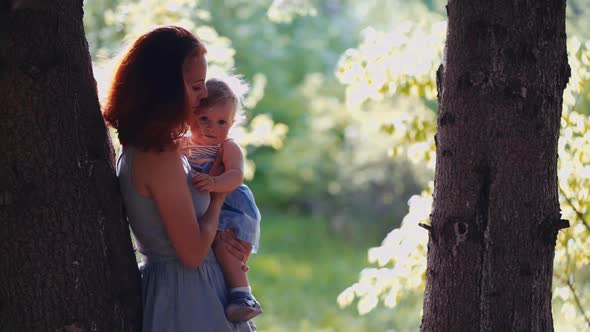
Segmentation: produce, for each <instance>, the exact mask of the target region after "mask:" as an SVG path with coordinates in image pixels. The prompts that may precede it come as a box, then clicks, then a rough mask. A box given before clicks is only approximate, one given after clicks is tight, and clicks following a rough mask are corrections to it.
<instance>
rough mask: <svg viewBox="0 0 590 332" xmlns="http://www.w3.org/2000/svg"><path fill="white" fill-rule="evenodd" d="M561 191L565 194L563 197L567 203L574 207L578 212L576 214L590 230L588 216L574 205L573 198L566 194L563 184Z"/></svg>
mask: <svg viewBox="0 0 590 332" xmlns="http://www.w3.org/2000/svg"><path fill="white" fill-rule="evenodd" d="M559 192H560V193H561V195H563V198H565V201H566V202H567V204H568V205H569V206H570V207H571V208H572V210H574V212H575V213H576V215H577V216H578V218H579V219H580V221H581V222H582V224H583V225H584V226H586V229H587V230H589V231H590V224H589V223H588V221H587V220H586V218H584V214H583V213H582V212H580V210H579V209H578V208H577V207H576V206H575V205H574V202H572V200H571V199H570V198H569V197H567V195H566V194H565V191H563V189H561V186H559Z"/></svg>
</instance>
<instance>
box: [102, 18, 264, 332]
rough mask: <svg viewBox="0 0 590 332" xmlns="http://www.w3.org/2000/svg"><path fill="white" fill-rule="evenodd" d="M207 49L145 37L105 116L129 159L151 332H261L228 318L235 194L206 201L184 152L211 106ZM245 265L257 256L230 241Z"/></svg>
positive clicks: (183, 36) (128, 200)
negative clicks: (220, 231)
mask: <svg viewBox="0 0 590 332" xmlns="http://www.w3.org/2000/svg"><path fill="white" fill-rule="evenodd" d="M205 53H206V49H205V47H204V46H203V44H202V43H201V42H200V41H199V40H198V39H197V38H196V37H195V36H194V35H192V34H191V33H190V32H188V31H187V30H185V29H183V28H180V27H174V26H166V27H160V28H156V29H154V30H152V31H150V32H148V33H146V34H144V35H142V36H141V37H139V38H138V39H137V40H136V41H135V42H134V44H133V45H132V46H131V48H130V49H129V50H128V51H127V52H126V54H125V56H124V57H123V59H122V60H121V62H120V64H119V66H118V68H117V70H116V74H115V78H114V80H113V82H112V85H111V89H110V91H109V96H108V100H107V103H106V105H105V109H104V117H105V119H106V120H107V122H108V123H109V124H110V125H111V126H113V127H114V128H116V129H117V131H118V135H119V140H120V141H121V144H122V145H123V153H122V155H121V157H120V159H119V163H118V165H117V174H118V176H119V181H120V186H121V191H122V194H123V200H124V204H125V208H126V211H127V216H128V219H129V223H130V225H131V228H132V230H133V233H134V234H135V236H136V239H137V242H138V243H137V244H138V249H139V251H140V252H141V254H142V255H143V260H144V265H143V266H142V268H141V275H142V293H143V294H142V295H143V305H144V309H143V331H145V332H151V331H154V332H155V331H157V332H163V331H170V332H184V331H216V332H217V331H254V330H255V327H254V324H253V323H251V322H243V323H240V324H234V323H230V322H229V321H228V320H227V319H226V317H225V315H224V307H225V305H226V304H227V303H226V301H227V297H228V296H227V287H226V285H225V281H224V277H223V273H222V271H221V269H220V267H219V265H218V264H217V261H216V260H215V256H214V255H213V254H212V251H211V245H212V244H213V240H214V238H215V234H216V231H217V226H218V221H219V213H220V209H221V206H222V204H223V200H224V199H225V195H226V193H212V194H211V196H209V193H207V192H198V191H196V190H195V189H194V188H193V187H192V185H191V176H190V166H189V165H188V162H187V160H186V158H185V157H182V156H181V154H180V153H179V152H178V148H177V146H176V142H177V139H178V138H179V137H180V136H181V135H182V134H183V133H184V132H185V131H186V129H187V120H188V118H189V115H190V112H192V111H193V110H194V109H195V108H196V107H197V106H199V102H200V100H201V99H202V98H204V97H206V96H207V89H206V86H205V84H204V82H205V77H206V74H207V62H206V59H205ZM215 244H216V245H225V246H228V247H229V248H228V249H230V250H231V251H232V253H233V254H234V255H235V256H236V257H238V258H240V259H242V260H243V261H245V260H246V259H247V258H248V257H247V255H246V254H245V253H247V252H249V249H250V248H249V247H248V246H247V245H245V244H244V243H242V242H240V241H239V240H237V239H236V238H235V236H234V235H232V234H231V233H230V234H224V236H222V237H221V239H219V240H218V241H216V242H215Z"/></svg>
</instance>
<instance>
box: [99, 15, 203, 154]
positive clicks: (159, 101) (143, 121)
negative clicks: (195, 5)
mask: <svg viewBox="0 0 590 332" xmlns="http://www.w3.org/2000/svg"><path fill="white" fill-rule="evenodd" d="M205 52H206V49H205V47H204V45H203V43H202V42H201V41H200V40H199V39H198V38H197V37H195V36H194V35H193V34H192V33H190V32H189V31H188V30H186V29H184V28H181V27H178V26H163V27H158V28H156V29H153V30H151V31H149V32H147V33H145V34H144V35H142V36H140V37H139V38H137V40H135V42H134V43H133V44H132V46H131V47H130V48H129V49H128V50H127V51H126V53H125V54H124V56H123V58H122V59H121V61H120V62H119V64H118V66H117V69H116V71H115V76H114V79H113V81H112V83H111V86H110V89H109V92H108V96H107V99H106V103H105V105H104V108H103V117H104V119H105V120H106V121H107V123H108V124H109V125H111V126H112V127H114V128H115V129H117V133H118V136H119V141H120V142H121V144H122V145H123V146H127V145H133V146H136V147H138V148H140V149H143V150H157V151H162V150H164V149H166V148H170V147H172V146H174V144H175V142H176V141H177V139H178V138H179V137H180V136H182V135H183V134H184V133H185V132H186V131H187V129H188V128H187V120H188V115H189V111H188V108H189V103H188V100H187V96H186V92H185V84H184V79H183V75H182V68H183V63H184V61H185V59H186V58H187V57H190V56H196V57H199V56H203V54H204V53H205Z"/></svg>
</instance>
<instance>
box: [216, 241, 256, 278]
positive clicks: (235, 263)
mask: <svg viewBox="0 0 590 332" xmlns="http://www.w3.org/2000/svg"><path fill="white" fill-rule="evenodd" d="M218 234H219V233H218ZM213 251H214V252H215V257H217V262H219V265H220V266H221V269H222V270H223V275H224V276H225V281H226V282H227V285H228V287H229V288H236V287H249V285H250V284H249V282H248V276H247V274H246V272H245V271H244V269H243V268H242V266H243V265H244V263H243V262H242V261H240V260H239V259H237V258H236V257H235V256H234V255H232V254H231V253H229V251H228V250H227V248H226V247H225V246H224V245H216V246H214V248H213Z"/></svg>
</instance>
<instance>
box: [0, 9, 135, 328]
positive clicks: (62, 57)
mask: <svg viewBox="0 0 590 332" xmlns="http://www.w3.org/2000/svg"><path fill="white" fill-rule="evenodd" d="M82 14H83V13H82V1H74V0H60V1H57V0H56V1H42V0H20V1H19V0H16V1H4V2H2V3H1V4H0V43H1V45H0V132H1V134H2V138H1V139H0V155H1V156H2V157H1V158H2V163H1V164H0V226H1V231H0V256H1V257H2V263H1V265H0V330H1V331H52V332H53V331H109V332H110V331H139V330H140V329H141V294H140V280H139V273H138V270H137V265H136V263H135V257H134V254H133V249H132V246H131V241H130V236H129V228H128V226H127V223H126V221H125V219H124V218H123V214H122V209H121V206H122V205H121V197H120V193H119V187H118V184H117V179H116V177H115V172H114V163H113V161H114V156H113V151H112V148H111V144H110V141H109V140H108V136H107V132H106V129H105V125H104V122H103V120H102V117H101V115H100V109H99V104H98V98H97V93H96V84H95V81H94V79H93V76H92V66H91V62H90V55H89V53H88V45H87V43H86V39H85V38H84V30H83V25H82Z"/></svg>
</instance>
